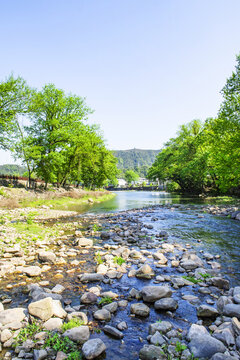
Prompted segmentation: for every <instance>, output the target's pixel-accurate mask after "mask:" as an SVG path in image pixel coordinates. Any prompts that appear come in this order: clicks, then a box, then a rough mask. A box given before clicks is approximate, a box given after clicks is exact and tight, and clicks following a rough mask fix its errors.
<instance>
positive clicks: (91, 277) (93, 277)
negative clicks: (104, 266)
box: [78, 273, 104, 283]
mask: <svg viewBox="0 0 240 360" xmlns="http://www.w3.org/2000/svg"><path fill="white" fill-rule="evenodd" d="M78 277H79V279H80V281H81V282H86V283H87V282H94V281H103V279H104V276H103V275H102V274H96V273H85V274H81V275H78Z"/></svg>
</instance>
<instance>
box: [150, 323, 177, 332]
mask: <svg viewBox="0 0 240 360" xmlns="http://www.w3.org/2000/svg"><path fill="white" fill-rule="evenodd" d="M171 329H172V324H171V323H170V322H169V321H161V322H155V323H153V324H150V325H149V334H150V335H154V334H155V332H156V331H159V332H160V333H161V332H162V333H163V334H166V333H167V332H168V331H170V330H171Z"/></svg>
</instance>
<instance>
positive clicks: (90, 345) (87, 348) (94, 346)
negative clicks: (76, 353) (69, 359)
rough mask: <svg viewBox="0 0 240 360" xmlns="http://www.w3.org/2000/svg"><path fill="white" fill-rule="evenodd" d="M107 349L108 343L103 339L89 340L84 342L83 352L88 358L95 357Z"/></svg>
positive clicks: (89, 359)
mask: <svg viewBox="0 0 240 360" xmlns="http://www.w3.org/2000/svg"><path fill="white" fill-rule="evenodd" d="M105 350H106V345H105V344H104V342H103V341H102V340H101V339H92V340H88V341H86V342H85V343H84V344H83V347H82V352H83V354H84V356H85V358H86V359H88V360H91V359H95V358H96V357H98V356H99V355H101V354H102V353H103V352H104V351H105Z"/></svg>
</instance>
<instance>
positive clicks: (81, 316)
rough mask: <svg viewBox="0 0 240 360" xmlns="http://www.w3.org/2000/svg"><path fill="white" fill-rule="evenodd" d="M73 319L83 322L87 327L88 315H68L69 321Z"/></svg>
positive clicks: (75, 313) (76, 312)
mask: <svg viewBox="0 0 240 360" xmlns="http://www.w3.org/2000/svg"><path fill="white" fill-rule="evenodd" d="M72 318H77V319H79V320H80V321H82V322H83V324H84V325H87V323H88V318H87V315H86V314H85V313H84V312H82V311H73V312H71V313H70V314H68V315H67V321H70V320H71V319H72Z"/></svg>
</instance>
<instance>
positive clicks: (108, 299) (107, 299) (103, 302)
mask: <svg viewBox="0 0 240 360" xmlns="http://www.w3.org/2000/svg"><path fill="white" fill-rule="evenodd" d="M112 302H113V299H112V298H111V297H110V296H105V297H103V298H102V299H101V300H100V301H99V303H98V304H99V305H106V304H111V303H112Z"/></svg>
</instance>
